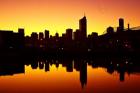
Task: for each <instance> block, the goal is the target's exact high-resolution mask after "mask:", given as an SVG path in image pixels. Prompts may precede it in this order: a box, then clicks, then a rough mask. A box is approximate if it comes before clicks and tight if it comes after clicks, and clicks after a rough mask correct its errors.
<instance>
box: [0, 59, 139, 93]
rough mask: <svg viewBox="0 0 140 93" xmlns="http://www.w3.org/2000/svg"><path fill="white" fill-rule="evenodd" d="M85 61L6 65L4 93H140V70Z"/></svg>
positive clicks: (0, 79) (0, 87) (1, 79)
mask: <svg viewBox="0 0 140 93" xmlns="http://www.w3.org/2000/svg"><path fill="white" fill-rule="evenodd" d="M82 64H83V65H80V67H78V65H77V64H75V63H74V62H72V63H71V65H69V66H67V64H57V62H56V64H47V63H46V64H44V63H43V62H39V63H37V64H29V65H20V66H18V65H16V64H12V65H8V67H11V69H9V68H8V67H4V66H7V65H2V66H1V67H0V72H1V76H0V93H140V73H139V71H140V70H139V71H138V69H136V70H133V72H132V73H128V71H124V70H122V69H120V70H112V69H107V68H106V67H98V66H94V65H92V66H91V65H88V63H82ZM117 66H119V64H117ZM12 67H13V68H12ZM14 67H16V68H14ZM18 67H20V68H19V69H18ZM119 71H120V72H119ZM130 72H131V71H130ZM12 74H13V75H12Z"/></svg>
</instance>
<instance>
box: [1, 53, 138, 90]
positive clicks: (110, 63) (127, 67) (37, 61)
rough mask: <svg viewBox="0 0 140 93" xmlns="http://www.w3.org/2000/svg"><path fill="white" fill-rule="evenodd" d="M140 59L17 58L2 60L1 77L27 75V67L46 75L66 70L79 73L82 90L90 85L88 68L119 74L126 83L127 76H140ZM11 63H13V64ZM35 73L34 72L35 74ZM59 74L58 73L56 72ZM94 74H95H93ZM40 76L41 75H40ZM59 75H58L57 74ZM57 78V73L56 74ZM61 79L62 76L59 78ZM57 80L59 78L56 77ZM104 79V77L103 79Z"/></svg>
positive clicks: (125, 57) (120, 78)
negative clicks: (62, 69)
mask: <svg viewBox="0 0 140 93" xmlns="http://www.w3.org/2000/svg"><path fill="white" fill-rule="evenodd" d="M139 60H140V59H139V58H132V57H127V56H122V57H114V58H110V57H103V58H93V59H90V58H88V59H78V58H77V59H57V58H56V59H50V58H48V59H46V58H42V57H34V58H31V59H30V60H20V59H15V58H9V59H1V64H0V76H11V75H13V77H14V76H15V75H18V74H20V73H21V74H22V73H24V74H25V75H26V71H28V70H27V67H28V66H30V67H31V68H32V70H34V71H35V70H37V69H38V70H41V71H43V72H44V73H48V72H49V73H50V72H51V71H53V70H52V67H53V68H54V66H55V69H58V70H59V71H61V69H60V67H61V68H65V71H66V72H68V73H69V74H70V73H73V72H75V71H76V72H78V73H79V75H78V77H79V78H78V81H79V83H80V85H81V88H85V87H86V86H87V83H88V68H89V67H92V69H100V68H102V69H104V71H105V72H106V73H108V74H110V75H113V74H115V73H116V72H117V73H118V77H119V80H118V81H120V82H125V78H126V74H128V75H130V78H131V74H132V75H133V74H137V75H140V69H139V67H140V64H139V63H137V62H135V61H139ZM11 61H12V62H13V63H11ZM50 69H51V70H50ZM34 71H33V72H34ZM56 73H57V71H56ZM93 74H94V73H93ZM38 75H39V73H38ZM56 75H57V74H56ZM54 77H55V73H54ZM59 77H61V76H59ZM56 78H57V77H56ZM102 78H103V77H102Z"/></svg>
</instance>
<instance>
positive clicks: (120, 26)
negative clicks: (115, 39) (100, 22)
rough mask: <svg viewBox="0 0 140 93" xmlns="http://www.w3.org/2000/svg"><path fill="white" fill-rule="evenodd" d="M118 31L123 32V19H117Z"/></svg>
mask: <svg viewBox="0 0 140 93" xmlns="http://www.w3.org/2000/svg"><path fill="white" fill-rule="evenodd" d="M119 30H121V31H123V30H124V19H123V18H120V19H119Z"/></svg>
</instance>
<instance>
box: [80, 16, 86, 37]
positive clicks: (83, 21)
mask: <svg viewBox="0 0 140 93" xmlns="http://www.w3.org/2000/svg"><path fill="white" fill-rule="evenodd" d="M79 30H80V36H81V38H83V39H85V38H86V37H87V19H86V16H84V17H83V18H82V19H80V20H79Z"/></svg>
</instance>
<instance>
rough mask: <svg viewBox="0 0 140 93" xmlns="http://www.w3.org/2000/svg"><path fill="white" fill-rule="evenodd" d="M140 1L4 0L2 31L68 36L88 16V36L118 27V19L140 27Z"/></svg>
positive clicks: (1, 4)
mask: <svg viewBox="0 0 140 93" xmlns="http://www.w3.org/2000/svg"><path fill="white" fill-rule="evenodd" d="M139 5H140V0H0V29H5V30H6V29H8V30H14V31H17V29H18V27H22V28H25V31H26V32H25V33H26V35H29V34H31V32H42V31H44V30H45V29H48V30H50V34H52V35H54V33H56V32H58V33H60V34H61V33H64V32H65V29H67V28H73V29H74V30H75V29H77V28H78V24H79V23H78V21H79V19H80V18H82V17H83V15H84V13H85V14H86V16H87V20H88V34H89V33H91V32H98V33H99V34H102V33H103V32H104V31H105V29H106V28H107V27H108V26H110V25H111V26H113V27H116V26H118V18H120V17H121V18H124V19H125V22H126V25H127V23H128V22H129V23H130V25H131V26H139V25H140V9H139V8H140V6H139Z"/></svg>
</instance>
